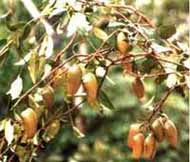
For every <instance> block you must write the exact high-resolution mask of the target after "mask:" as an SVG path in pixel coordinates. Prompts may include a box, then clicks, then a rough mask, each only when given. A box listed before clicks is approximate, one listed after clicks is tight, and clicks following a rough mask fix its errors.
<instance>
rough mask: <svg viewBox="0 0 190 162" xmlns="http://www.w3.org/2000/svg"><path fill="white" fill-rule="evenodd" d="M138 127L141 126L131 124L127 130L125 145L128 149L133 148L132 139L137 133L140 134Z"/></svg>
mask: <svg viewBox="0 0 190 162" xmlns="http://www.w3.org/2000/svg"><path fill="white" fill-rule="evenodd" d="M140 126H141V124H139V123H135V124H131V126H130V128H129V134H128V138H127V145H128V147H129V148H132V147H133V137H134V135H136V134H137V133H140Z"/></svg>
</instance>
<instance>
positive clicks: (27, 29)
mask: <svg viewBox="0 0 190 162" xmlns="http://www.w3.org/2000/svg"><path fill="white" fill-rule="evenodd" d="M30 31H31V25H26V26H25V27H24V30H23V33H22V35H21V39H22V40H25V39H26V38H27V37H28V35H29V33H30Z"/></svg>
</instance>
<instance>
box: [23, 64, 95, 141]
mask: <svg viewBox="0 0 190 162" xmlns="http://www.w3.org/2000/svg"><path fill="white" fill-rule="evenodd" d="M81 85H83V87H84V90H85V92H86V99H87V102H88V103H89V105H91V106H94V105H95V104H97V102H98V101H97V90H98V81H97V79H96V76H95V74H93V73H91V72H87V73H84V74H83V71H82V69H81V67H80V65H78V64H73V65H72V66H70V67H67V68H60V69H58V70H57V71H56V72H55V74H54V75H53V83H52V84H51V85H46V86H45V87H43V88H42V90H41V96H42V98H43V103H44V105H45V107H47V108H48V109H51V107H53V104H54V89H56V88H60V87H64V90H65V91H66V94H67V96H68V97H73V96H74V95H75V94H76V92H77V91H78V89H79V88H80V86H81ZM20 117H21V119H22V120H21V123H22V125H23V128H24V135H23V136H24V137H25V138H27V139H31V138H33V137H34V135H35V133H36V132H37V128H38V115H37V113H36V112H35V110H34V109H33V108H26V109H25V110H23V111H22V112H21V114H20ZM56 123H58V122H57V121H56ZM55 125H56V126H57V125H60V124H54V123H52V124H50V126H49V127H53V129H54V128H55ZM48 129H49V130H52V128H48Z"/></svg>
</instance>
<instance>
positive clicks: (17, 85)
mask: <svg viewBox="0 0 190 162" xmlns="http://www.w3.org/2000/svg"><path fill="white" fill-rule="evenodd" d="M22 88H23V81H22V78H21V77H20V76H19V75H18V76H17V78H16V80H14V81H13V82H12V84H11V88H10V90H9V91H8V92H7V94H10V95H11V97H12V100H14V99H16V98H18V97H19V95H20V93H21V92H22Z"/></svg>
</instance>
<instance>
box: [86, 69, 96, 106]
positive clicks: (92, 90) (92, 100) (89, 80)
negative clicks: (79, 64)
mask: <svg viewBox="0 0 190 162" xmlns="http://www.w3.org/2000/svg"><path fill="white" fill-rule="evenodd" d="M83 84H84V88H85V91H86V93H87V101H88V103H89V104H90V105H91V106H96V105H97V103H98V101H97V92H98V81H97V79H96V76H95V75H94V74H93V73H90V72H89V73H87V74H85V75H84V76H83Z"/></svg>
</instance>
